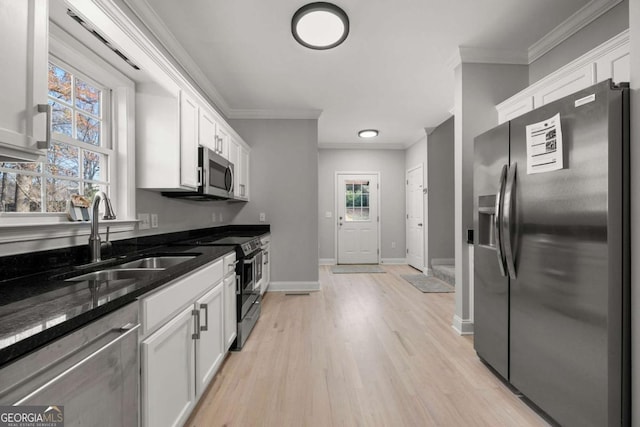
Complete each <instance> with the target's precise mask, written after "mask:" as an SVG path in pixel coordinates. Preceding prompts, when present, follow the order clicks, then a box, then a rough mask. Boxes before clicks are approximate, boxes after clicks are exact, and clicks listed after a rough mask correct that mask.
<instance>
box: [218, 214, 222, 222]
mask: <svg viewBox="0 0 640 427" xmlns="http://www.w3.org/2000/svg"><path fill="white" fill-rule="evenodd" d="M218 220H219V221H220V222H222V212H220V213H219V214H218Z"/></svg>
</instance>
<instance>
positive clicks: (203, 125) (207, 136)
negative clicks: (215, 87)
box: [199, 108, 216, 151]
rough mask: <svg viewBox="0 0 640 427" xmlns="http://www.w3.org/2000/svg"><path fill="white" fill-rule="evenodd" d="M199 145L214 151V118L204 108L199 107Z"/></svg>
mask: <svg viewBox="0 0 640 427" xmlns="http://www.w3.org/2000/svg"><path fill="white" fill-rule="evenodd" d="M199 129H200V145H202V146H203V147H207V148H209V149H210V150H213V151H216V120H215V119H214V117H213V114H212V113H211V112H210V111H208V110H207V109H205V108H200V124H199Z"/></svg>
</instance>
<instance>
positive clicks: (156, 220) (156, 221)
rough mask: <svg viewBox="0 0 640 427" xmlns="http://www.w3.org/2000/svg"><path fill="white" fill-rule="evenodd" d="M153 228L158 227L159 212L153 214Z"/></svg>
mask: <svg viewBox="0 0 640 427" xmlns="http://www.w3.org/2000/svg"><path fill="white" fill-rule="evenodd" d="M151 228H158V214H151Z"/></svg>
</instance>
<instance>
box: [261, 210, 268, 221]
mask: <svg viewBox="0 0 640 427" xmlns="http://www.w3.org/2000/svg"><path fill="white" fill-rule="evenodd" d="M266 220H267V214H265V213H264V212H260V222H265V221H266Z"/></svg>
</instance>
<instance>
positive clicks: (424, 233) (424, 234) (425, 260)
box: [404, 163, 430, 274]
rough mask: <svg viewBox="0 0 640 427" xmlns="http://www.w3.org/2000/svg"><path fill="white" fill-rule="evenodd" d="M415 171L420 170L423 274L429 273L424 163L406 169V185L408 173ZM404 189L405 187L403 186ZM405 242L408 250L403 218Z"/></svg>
mask: <svg viewBox="0 0 640 427" xmlns="http://www.w3.org/2000/svg"><path fill="white" fill-rule="evenodd" d="M416 169H422V267H421V268H420V270H422V272H423V273H425V274H426V273H427V272H428V271H429V268H430V267H429V265H427V264H428V260H429V243H428V242H429V237H428V236H429V212H428V203H429V202H428V197H426V196H427V184H426V183H425V181H426V179H425V178H426V175H425V167H424V163H418V164H417V165H415V166H413V167H411V168H409V169H407V170H406V171H405V174H404V178H405V182H406V183H407V185H408V181H409V173H411V172H413V171H415V170H416ZM405 187H406V186H405ZM409 197H410V196H409V193H408V192H407V191H405V211H407V208H408V207H409ZM405 240H406V242H407V249H408V248H409V222H408V221H407V218H406V216H405ZM408 263H409V257H407V264H408Z"/></svg>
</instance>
